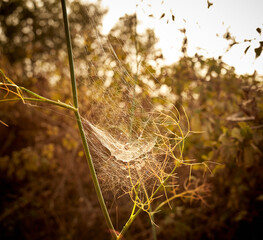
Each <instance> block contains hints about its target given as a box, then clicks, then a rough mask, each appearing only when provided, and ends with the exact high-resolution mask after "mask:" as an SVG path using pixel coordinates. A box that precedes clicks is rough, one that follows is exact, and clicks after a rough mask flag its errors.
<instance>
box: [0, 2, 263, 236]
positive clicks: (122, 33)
mask: <svg viewBox="0 0 263 240" xmlns="http://www.w3.org/2000/svg"><path fill="white" fill-rule="evenodd" d="M105 13H106V11H105V10H103V9H102V8H101V7H100V1H98V2H97V3H96V4H83V3H81V2H80V1H72V2H71V3H70V27H71V33H72V37H73V49H74V57H75V61H76V62H75V65H76V72H77V79H78V84H79V95H80V101H81V112H82V113H83V114H84V115H87V116H88V117H89V118H91V119H95V121H96V118H101V117H102V116H103V115H104V112H103V111H98V109H103V108H102V107H103V101H102V100H101V99H98V98H97V99H96V96H93V98H92V99H91V98H90V99H89V96H87V94H86V93H87V91H90V92H92V93H96V92H97V91H99V88H98V89H95V87H94V84H93V83H94V82H96V79H98V78H99V76H98V74H97V73H98V72H99V71H100V74H101V76H100V77H101V78H105V79H106V78H107V76H108V75H107V74H108V72H109V71H112V70H113V75H112V78H113V79H114V81H113V82H112V85H113V86H115V87H116V96H117V97H118V95H119V94H120V86H121V84H123V82H122V75H121V72H119V71H114V66H117V65H118V64H119V63H118V61H117V60H116V58H114V57H113V55H112V54H102V53H101V52H100V51H98V47H99V46H100V44H101V42H100V36H101V35H100V30H101V22H102V17H103V16H104V14H105ZM136 24H137V23H136V16H135V15H133V16H125V17H123V18H122V19H120V21H119V22H118V23H117V24H116V26H115V27H114V28H113V29H112V30H111V31H110V32H109V34H108V36H107V37H108V39H109V41H110V43H111V47H112V48H113V49H114V51H115V53H116V55H117V56H118V58H119V59H120V60H121V61H122V64H123V66H124V67H125V71H128V72H129V73H131V76H132V78H130V77H127V75H126V78H127V79H126V80H127V81H132V79H136V84H138V85H139V86H140V87H141V88H142V89H144V85H145V84H146V83H145V82H144V81H140V79H144V78H147V79H151V81H152V82H153V83H154V85H155V87H156V89H161V88H163V87H164V86H165V87H167V89H168V92H169V94H164V96H162V97H163V98H168V99H169V100H171V99H173V102H174V104H175V105H176V106H178V107H179V109H180V106H183V107H184V108H185V110H186V112H187V114H188V116H189V119H190V123H191V129H192V130H193V131H197V132H200V133H193V134H191V136H190V137H189V138H188V139H187V141H186V149H185V153H184V154H185V156H184V157H185V158H186V159H196V160H197V162H200V163H202V162H204V163H206V164H207V165H208V166H209V168H210V169H211V171H212V173H204V169H203V168H200V167H195V171H194V172H193V176H192V178H196V179H200V180H201V181H202V182H205V183H206V184H207V185H208V186H209V188H210V194H206V195H205V196H204V199H203V201H190V200H187V199H177V200H176V201H174V202H173V203H172V204H171V209H170V208H168V207H167V208H164V209H163V211H161V212H160V213H158V214H157V215H156V216H157V217H156V224H157V225H158V226H160V227H159V228H158V229H157V233H158V237H159V239H182V240H184V239H243V238H244V237H247V238H249V239H262V238H263V232H262V229H260V227H258V226H260V223H262V220H263V219H262V214H263V204H262V203H263V187H262V186H263V184H262V183H263V175H262V171H263V161H262V159H263V147H262V146H263V121H262V120H263V88H262V77H260V76H258V75H257V73H256V72H255V73H254V74H253V75H243V76H240V75H237V74H236V73H235V69H234V68H233V67H229V66H227V65H226V64H224V63H223V62H222V61H221V58H218V59H212V58H211V59H205V58H204V57H203V56H199V55H195V56H193V57H189V56H188V55H187V38H186V37H185V39H184V41H183V44H182V57H181V59H180V60H179V61H178V62H176V63H174V64H173V65H170V66H161V67H159V68H157V67H154V66H153V65H152V64H151V61H152V60H154V61H156V62H158V60H160V59H162V54H161V51H160V50H158V49H156V47H155V44H156V43H157V39H156V37H155V35H154V32H153V31H152V30H147V31H146V32H145V33H144V34H141V35H138V34H135V32H136V31H135V30H134V28H135V27H136ZM62 26H63V24H62V14H61V9H60V1H55V0H53V1H52V0H49V1H43V0H38V1H35V0H27V1H20V0H12V1H11V0H9V1H7V0H5V1H1V2H0V33H1V34H0V53H1V58H0V67H1V69H3V70H4V71H5V73H6V75H7V76H9V77H10V78H11V79H12V80H13V81H14V82H15V83H16V84H18V85H21V86H25V87H27V88H29V89H31V90H33V91H34V92H36V93H38V94H40V95H43V96H46V97H49V98H52V99H55V100H57V99H59V100H61V101H65V102H67V103H69V102H70V101H71V89H70V88H71V86H70V81H69V73H68V68H67V55H66V46H65V40H64V32H63V27H62ZM135 46H136V47H135ZM103 47H104V49H105V52H107V51H110V48H109V47H107V46H103ZM134 56H137V59H138V58H139V59H140V71H139V72H138V71H134V69H133V68H134V65H132V64H131V62H132V61H133V60H134V59H135V57H134ZM125 71H124V72H125ZM153 76H154V77H153ZM87 79H88V81H87ZM95 86H96V85H95ZM0 94H1V95H0V97H1V98H3V97H4V95H5V93H4V92H0ZM121 94H122V95H125V94H126V93H125V92H122V93H121ZM93 95H96V94H93ZM122 97H123V96H122ZM128 98H130V99H128V100H127V101H128V102H129V101H130V100H131V98H132V96H128ZM136 98H137V100H138V101H140V103H141V104H142V106H143V107H144V108H149V106H148V105H147V101H151V102H158V104H162V100H160V98H158V97H156V96H153V95H151V94H150V93H149V92H147V91H143V92H140V93H138V94H137V96H136ZM146 100H147V101H146ZM0 105H1V111H0V119H1V120H2V121H4V122H5V123H7V124H8V127H5V126H4V125H0V178H1V181H0V189H1V191H0V238H1V239H3V240H4V239H5V240H7V239H30V240H31V239H43V240H44V239H46V240H47V239H58V240H59V239H87V238H88V239H108V236H109V233H108V232H107V230H106V225H105V223H104V219H103V216H102V214H101V212H100V207H99V205H98V202H97V199H96V195H95V192H94V189H93V186H92V183H91V179H90V177H89V170H88V166H87V164H86V161H85V159H84V156H83V155H84V154H83V152H82V146H81V141H80V138H79V135H78V132H77V128H76V123H75V121H74V118H73V116H72V115H71V113H70V112H67V111H66V110H65V111H62V110H58V109H57V108H52V107H48V108H47V107H45V106H44V105H41V104H38V105H37V106H35V105H33V107H32V106H29V105H24V104H23V103H18V102H17V103H15V102H13V103H8V104H7V103H0ZM94 106H95V107H94ZM105 111H107V109H105ZM186 171H187V173H188V171H189V169H186V170H185V169H183V170H182V171H181V174H182V175H185V174H187V173H186ZM179 177H180V169H179ZM105 198H106V202H107V204H108V206H109V208H110V212H111V215H112V216H113V219H116V225H118V226H119V227H121V226H122V224H123V223H124V222H125V220H126V218H127V217H128V213H129V211H130V203H127V202H128V201H127V199H125V197H123V198H120V199H115V200H114V201H113V200H112V199H114V196H113V195H112V194H111V193H105ZM117 219H118V220H117ZM145 219H147V215H146V214H145V215H143V214H142V215H141V216H140V218H138V219H137V220H136V221H135V223H134V225H133V226H132V228H131V229H130V232H128V233H127V238H126V239H151V233H150V223H149V221H148V220H145ZM145 222H148V223H147V224H145Z"/></svg>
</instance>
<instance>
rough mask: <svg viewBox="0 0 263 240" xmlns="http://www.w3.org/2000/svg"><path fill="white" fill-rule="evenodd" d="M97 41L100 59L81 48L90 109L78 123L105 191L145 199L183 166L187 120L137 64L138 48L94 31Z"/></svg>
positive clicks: (168, 94)
mask: <svg viewBox="0 0 263 240" xmlns="http://www.w3.org/2000/svg"><path fill="white" fill-rule="evenodd" d="M93 27H94V28H95V29H96V26H95V25H94V26H93ZM135 36H136V35H135ZM96 40H97V41H96V42H95V43H93V44H94V45H95V47H94V45H93V49H95V50H94V51H93V53H94V54H95V55H96V56H99V59H98V58H94V57H92V56H90V53H89V50H88V49H87V48H88V47H87V46H84V49H85V51H86V53H87V56H86V59H85V62H84V61H83V62H81V64H79V67H78V73H77V74H82V75H84V76H85V77H84V78H82V80H79V85H85V86H86V87H87V89H88V90H87V91H86V95H85V96H81V97H82V100H83V102H85V103H88V104H89V110H88V112H86V113H84V114H82V116H83V119H82V121H83V123H84V127H85V131H86V138H87V141H88V143H89V147H90V151H91V155H92V158H93V161H94V165H95V168H96V171H97V175H98V178H99V180H100V182H101V185H102V187H103V189H104V190H109V191H113V192H114V193H116V194H123V193H129V194H130V195H131V197H132V198H134V192H136V196H137V197H138V194H139V195H140V196H139V198H140V199H148V198H149V196H150V195H151V193H152V192H153V191H154V189H156V187H158V186H159V185H160V184H162V183H163V181H164V180H165V178H166V177H167V176H170V175H172V174H171V172H172V171H173V169H174V168H175V167H176V166H177V165H179V164H182V163H183V155H182V149H183V142H184V139H185V137H186V136H187V134H188V133H189V129H188V126H187V125H188V124H187V121H188V119H187V116H186V115H184V117H182V116H181V114H180V113H179V111H178V110H177V109H176V108H175V107H174V105H173V103H172V102H174V100H175V96H174V95H173V94H172V93H171V92H170V91H169V88H168V87H167V86H164V85H162V84H161V83H160V82H158V80H157V79H156V78H155V77H154V75H153V74H152V73H151V71H150V70H149V69H148V68H149V66H148V67H147V66H142V65H141V59H140V56H139V54H138V52H137V51H138V50H137V49H136V46H134V48H133V49H132V48H130V49H129V48H127V46H126V44H125V42H124V41H123V40H122V39H118V38H117V37H116V39H115V38H114V41H111V39H110V37H109V36H102V35H100V34H99V32H98V31H97V29H96ZM135 44H136V41H135ZM116 49H121V51H118V52H117V51H116ZM120 52H121V53H122V54H124V55H126V58H125V59H124V60H123V59H122V56H120ZM94 59H95V60H94ZM153 67H154V66H153ZM155 67H156V66H155ZM142 69H143V70H144V71H145V72H146V73H142ZM165 87H166V88H165ZM164 88H165V89H166V91H164ZM183 129H185V130H183ZM135 189H136V190H135Z"/></svg>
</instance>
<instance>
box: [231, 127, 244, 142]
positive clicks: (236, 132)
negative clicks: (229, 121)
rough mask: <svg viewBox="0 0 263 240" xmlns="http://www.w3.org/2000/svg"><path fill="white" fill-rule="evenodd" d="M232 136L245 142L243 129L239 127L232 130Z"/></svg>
mask: <svg viewBox="0 0 263 240" xmlns="http://www.w3.org/2000/svg"><path fill="white" fill-rule="evenodd" d="M231 136H232V137H233V138H236V139H237V140H238V141H239V142H243V140H244V137H243V136H242V135H241V131H240V129H239V128H233V129H232V131H231Z"/></svg>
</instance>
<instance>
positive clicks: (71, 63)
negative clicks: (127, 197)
mask: <svg viewBox="0 0 263 240" xmlns="http://www.w3.org/2000/svg"><path fill="white" fill-rule="evenodd" d="M61 5H62V11H63V20H64V27H65V35H66V41H67V49H68V59H69V66H70V76H71V85H72V93H73V100H74V106H75V108H76V109H77V111H76V112H75V116H76V120H77V123H78V128H79V132H80V135H81V139H82V143H83V147H84V151H85V155H86V159H87V163H88V166H89V169H90V172H91V177H92V180H93V184H94V187H95V190H96V194H97V197H98V200H99V203H100V206H101V209H102V212H103V215H104V217H105V220H106V222H107V225H108V227H109V229H110V230H111V233H112V234H113V235H114V236H115V238H117V234H116V231H115V229H114V227H113V224H112V222H111V219H110V216H109V212H108V209H107V207H106V204H105V202H104V198H103V195H102V192H101V188H100V185H99V181H98V178H97V174H96V171H95V167H94V164H93V161H92V157H91V155H90V150H89V146H88V143H87V139H86V136H85V132H84V128H83V125H82V121H81V117H80V114H79V111H78V96H77V86H76V78H75V73H74V61H73V55H72V46H71V40H70V32H69V24H68V16H67V9H66V2H65V0H61Z"/></svg>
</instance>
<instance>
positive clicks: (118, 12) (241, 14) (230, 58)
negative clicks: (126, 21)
mask: <svg viewBox="0 0 263 240" xmlns="http://www.w3.org/2000/svg"><path fill="white" fill-rule="evenodd" d="M90 1H91V0H90ZM92 1H94V0H92ZM92 1H91V2H92ZM210 1H211V2H213V5H212V6H211V7H210V8H209V9H208V8H207V1H206V0H102V5H103V6H104V7H107V8H108V9H109V12H108V14H107V16H105V18H104V22H103V32H104V33H107V32H108V31H109V30H110V29H111V28H112V27H113V26H114V25H115V23H116V22H117V21H118V19H119V18H120V17H121V16H124V15H125V14H126V13H127V14H132V13H134V12H135V11H136V12H137V17H138V20H139V22H140V23H141V25H140V26H138V32H141V31H143V30H144V29H145V28H153V29H154V31H155V34H156V36H157V37H158V38H159V44H158V47H160V48H161V49H162V51H163V55H164V57H165V58H166V62H167V63H168V64H170V63H173V62H175V61H177V60H178V58H179V57H180V54H181V53H180V48H181V44H182V37H183V35H182V33H181V32H180V31H179V30H178V29H182V28H186V35H187V37H188V54H189V55H190V56H192V55H194V54H195V53H196V52H198V53H199V54H202V55H204V56H205V57H218V56H220V55H223V60H224V61H225V62H226V63H228V64H229V65H231V66H234V67H235V68H236V71H237V73H239V74H243V73H253V72H254V70H255V69H256V70H257V72H258V73H260V74H261V75H263V53H262V56H260V57H259V58H258V59H256V60H255V53H254V48H255V47H258V42H259V41H263V35H262V36H261V35H260V34H259V33H258V32H257V31H256V28H257V27H259V28H261V29H262V32H263V13H262V10H263V0H210ZM136 5H138V6H137V7H136ZM162 13H165V16H164V17H163V18H161V19H160V17H161V15H162ZM150 14H152V15H153V16H154V17H149V15H150ZM172 14H173V15H174V16H175V20H174V21H172ZM167 20H169V23H168V24H167ZM227 29H229V31H230V33H231V34H232V35H233V36H235V37H236V40H237V41H242V40H244V39H252V38H256V40H255V41H253V42H252V47H251V48H250V50H249V51H248V52H247V54H246V55H244V50H245V49H246V47H247V46H248V44H249V43H243V44H239V45H238V46H234V47H233V48H232V49H231V50H230V51H229V52H228V53H225V54H224V52H225V50H226V48H227V46H228V44H227V41H226V40H225V39H223V38H222V36H223V35H224V33H225V32H226V30H227Z"/></svg>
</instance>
